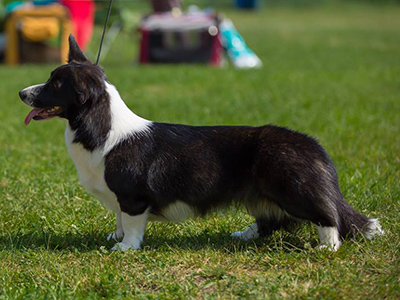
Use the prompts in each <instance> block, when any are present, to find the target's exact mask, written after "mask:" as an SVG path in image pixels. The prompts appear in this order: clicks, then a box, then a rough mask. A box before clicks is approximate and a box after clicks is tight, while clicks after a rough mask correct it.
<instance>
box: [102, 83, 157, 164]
mask: <svg viewBox="0 0 400 300" xmlns="http://www.w3.org/2000/svg"><path fill="white" fill-rule="evenodd" d="M106 91H107V93H108V94H109V96H110V110H111V130H110V132H109V134H108V139H107V142H106V144H105V146H104V148H103V149H102V152H103V156H105V155H107V153H108V152H110V150H111V149H112V148H114V146H115V145H116V144H118V143H119V142H120V141H121V140H124V139H125V138H126V137H127V136H129V135H132V134H133V133H134V134H143V133H146V132H147V131H148V130H149V128H150V126H151V124H152V122H151V121H148V120H146V119H143V118H141V117H139V116H137V115H136V114H134V113H133V112H132V111H131V110H130V109H129V108H128V107H127V106H126V104H125V102H124V101H123V100H122V99H121V96H120V95H119V93H118V91H117V89H116V88H115V86H113V85H112V84H109V83H108V82H106Z"/></svg>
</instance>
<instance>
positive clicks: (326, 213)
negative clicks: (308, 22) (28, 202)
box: [19, 36, 383, 251]
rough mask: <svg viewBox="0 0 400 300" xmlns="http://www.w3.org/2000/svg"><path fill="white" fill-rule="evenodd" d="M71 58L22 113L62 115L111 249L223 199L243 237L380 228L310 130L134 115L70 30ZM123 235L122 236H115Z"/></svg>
mask: <svg viewBox="0 0 400 300" xmlns="http://www.w3.org/2000/svg"><path fill="white" fill-rule="evenodd" d="M69 46H70V50H69V56H68V63H67V64H65V65H62V66H60V67H58V68H56V69H55V70H54V71H53V72H51V76H50V78H49V79H48V80H47V81H46V82H45V83H43V84H39V85H34V86H30V87H27V88H25V89H23V90H21V91H20V92H19V96H20V98H21V100H22V101H23V102H24V103H26V104H27V105H29V106H31V107H33V109H32V111H31V112H29V114H28V115H27V117H26V119H25V124H26V125H27V124H28V123H29V122H30V121H31V119H34V120H47V119H51V118H54V117H59V118H63V119H66V120H67V126H66V130H65V142H66V145H67V149H68V153H69V155H70V156H71V158H72V159H73V161H74V164H75V166H76V169H77V171H78V175H79V179H80V182H81V183H82V185H83V186H84V187H85V188H86V189H87V190H88V191H89V192H90V193H91V194H93V195H94V196H95V197H97V198H98V199H99V200H100V202H101V203H102V204H103V205H104V206H105V207H106V208H108V209H110V210H112V211H114V212H115V215H116V231H115V232H113V233H112V234H110V235H109V236H108V239H109V240H110V239H115V240H117V241H118V240H119V241H120V242H118V243H116V245H115V246H114V247H113V248H112V249H113V250H123V251H125V250H128V249H135V250H136V249H139V248H140V246H141V243H142V240H143V236H144V232H145V228H146V223H147V222H148V221H173V222H180V221H183V220H186V219H187V218H190V217H192V216H199V215H200V216H203V215H205V214H206V213H207V212H209V211H211V210H213V209H217V208H219V207H223V206H227V205H230V204H240V205H241V206H244V207H245V208H246V209H247V211H248V213H249V214H250V215H251V216H253V217H254V218H255V222H254V223H253V224H252V225H250V226H249V227H248V228H247V229H246V230H244V231H238V232H235V233H233V234H232V236H233V237H235V238H240V239H242V240H249V239H253V238H257V237H259V236H267V235H270V234H271V233H272V232H273V231H274V230H277V229H279V228H281V227H284V226H286V225H287V224H288V223H289V222H290V223H292V222H295V223H300V222H303V221H310V222H312V223H314V224H315V225H316V227H317V230H318V233H319V238H320V242H321V245H320V247H328V248H329V249H332V250H333V251H336V250H338V248H339V246H340V244H341V242H342V240H343V239H344V238H346V237H348V236H354V235H355V234H357V233H362V234H364V235H365V236H366V237H367V238H371V237H372V236H374V235H375V234H378V235H382V234H383V230H382V228H381V225H380V223H379V221H378V219H372V218H368V217H366V216H363V215H361V214H360V213H358V212H356V211H355V210H354V209H353V208H352V207H351V206H350V205H349V204H348V203H347V202H346V201H345V200H344V198H343V195H342V193H341V191H340V189H339V184H338V177H337V173H336V170H335V167H334V165H333V163H332V161H331V159H330V158H329V156H328V154H327V153H326V151H325V150H324V148H322V146H320V144H319V143H318V142H317V141H316V140H315V139H314V138H312V137H309V136H307V135H305V134H302V133H299V132H296V131H293V130H289V129H286V128H283V127H278V126H273V125H266V126H261V127H250V126H210V127H206V126H204V127H202V126H201V127H195V126H188V125H178V124H166V123H157V122H152V121H148V120H146V119H143V118H141V117H139V116H137V115H136V114H134V113H133V112H132V111H131V110H130V109H129V108H128V107H127V106H126V105H125V103H124V101H123V100H122V99H121V97H120V95H119V93H118V91H117V90H116V88H115V87H114V86H113V85H112V84H111V83H109V82H108V81H107V78H106V75H105V73H104V71H103V69H102V68H101V67H99V66H97V65H94V64H92V63H91V62H90V61H89V60H88V59H87V58H86V57H85V55H84V54H83V53H82V51H81V49H80V48H79V46H78V45H77V43H76V41H75V39H74V38H73V36H70V37H69ZM121 240H122V241H121Z"/></svg>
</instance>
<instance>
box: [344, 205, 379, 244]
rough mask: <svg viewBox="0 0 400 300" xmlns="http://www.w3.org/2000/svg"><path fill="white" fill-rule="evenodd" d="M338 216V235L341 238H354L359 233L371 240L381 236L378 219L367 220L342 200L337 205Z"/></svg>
mask: <svg viewBox="0 0 400 300" xmlns="http://www.w3.org/2000/svg"><path fill="white" fill-rule="evenodd" d="M337 210H338V215H339V220H338V221H339V224H338V225H339V234H340V236H341V237H342V238H346V237H348V236H350V237H354V236H356V235H357V234H359V233H361V234H363V235H364V236H365V237H366V238H368V239H371V238H372V237H373V236H375V235H383V234H384V231H383V230H382V226H381V224H380V223H379V220H378V219H372V218H368V217H366V216H364V215H362V214H360V213H358V212H356V211H355V210H354V209H353V208H352V207H351V206H350V205H349V204H348V203H347V202H346V201H345V200H344V199H343V200H342V201H339V203H338V205H337Z"/></svg>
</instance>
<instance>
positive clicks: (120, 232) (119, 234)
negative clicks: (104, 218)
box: [107, 209, 124, 241]
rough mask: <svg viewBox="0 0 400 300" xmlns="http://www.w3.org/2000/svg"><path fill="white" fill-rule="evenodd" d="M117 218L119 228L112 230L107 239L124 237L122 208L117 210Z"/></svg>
mask: <svg viewBox="0 0 400 300" xmlns="http://www.w3.org/2000/svg"><path fill="white" fill-rule="evenodd" d="M115 219H116V224H117V228H116V230H115V232H112V233H110V234H109V235H108V237H107V241H111V240H121V239H122V238H123V237H124V230H123V228H122V217H121V209H119V210H118V211H116V212H115Z"/></svg>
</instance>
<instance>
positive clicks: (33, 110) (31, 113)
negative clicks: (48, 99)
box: [25, 108, 44, 125]
mask: <svg viewBox="0 0 400 300" xmlns="http://www.w3.org/2000/svg"><path fill="white" fill-rule="evenodd" d="M43 110H44V109H43V108H34V109H32V110H31V111H30V112H29V114H28V115H27V116H26V118H25V125H28V124H29V122H30V121H31V120H32V118H33V117H34V116H36V115H37V114H39V113H40V112H41V111H43Z"/></svg>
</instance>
